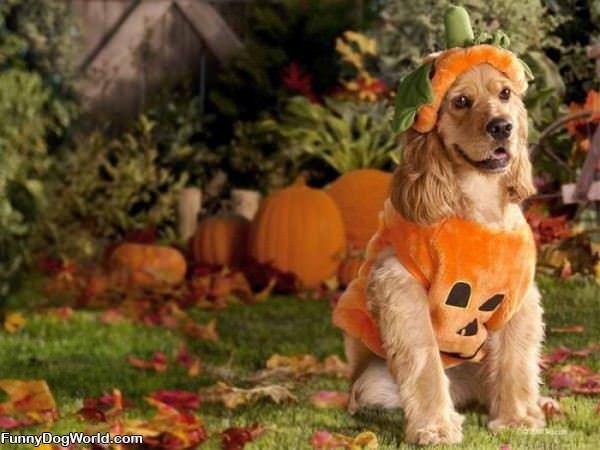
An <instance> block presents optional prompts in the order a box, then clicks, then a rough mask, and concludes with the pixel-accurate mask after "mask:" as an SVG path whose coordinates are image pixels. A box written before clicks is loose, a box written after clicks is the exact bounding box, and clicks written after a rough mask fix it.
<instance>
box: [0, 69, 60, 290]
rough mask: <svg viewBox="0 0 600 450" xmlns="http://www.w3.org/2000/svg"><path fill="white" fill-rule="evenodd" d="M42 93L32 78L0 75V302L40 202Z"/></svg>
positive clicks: (44, 95)
mask: <svg viewBox="0 0 600 450" xmlns="http://www.w3.org/2000/svg"><path fill="white" fill-rule="evenodd" d="M48 97H49V92H48V90H47V89H46V88H45V87H44V86H43V85H42V81H41V79H40V77H39V76H38V75H36V74H31V73H27V72H24V71H20V70H10V71H6V72H3V73H0V161H1V163H0V299H2V297H3V296H5V295H6V294H7V293H8V291H9V288H10V287H11V286H12V284H13V283H14V282H15V276H16V274H17V271H18V269H19V268H20V267H21V264H22V263H23V262H24V260H25V259H26V258H27V256H28V254H27V252H26V248H27V244H28V241H29V236H30V233H31V231H32V227H33V226H34V225H35V222H36V220H37V217H38V214H37V210H38V209H39V207H40V206H41V203H42V198H43V187H42V184H41V181H40V180H41V178H42V176H43V174H44V172H45V169H46V166H47V163H48V159H47V156H46V144H45V134H46V129H47V122H46V121H45V120H44V115H43V109H44V106H45V105H46V102H47V100H48Z"/></svg>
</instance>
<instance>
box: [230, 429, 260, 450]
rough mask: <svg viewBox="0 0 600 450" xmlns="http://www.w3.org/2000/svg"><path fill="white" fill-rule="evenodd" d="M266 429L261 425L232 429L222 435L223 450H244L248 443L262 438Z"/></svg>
mask: <svg viewBox="0 0 600 450" xmlns="http://www.w3.org/2000/svg"><path fill="white" fill-rule="evenodd" d="M264 432H265V429H264V428H263V427H261V426H260V425H259V424H257V423H256V424H254V425H252V426H249V427H231V428H227V429H226V430H225V431H223V432H222V433H221V448H222V449H223V450H243V448H244V446H245V445H246V444H247V443H248V442H252V441H253V440H254V439H256V438H257V437H259V436H261V435H262V434H263V433H264Z"/></svg>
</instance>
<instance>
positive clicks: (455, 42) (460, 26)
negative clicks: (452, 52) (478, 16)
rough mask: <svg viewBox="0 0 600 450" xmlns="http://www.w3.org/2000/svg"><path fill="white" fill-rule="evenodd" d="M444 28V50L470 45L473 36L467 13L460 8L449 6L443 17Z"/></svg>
mask: <svg viewBox="0 0 600 450" xmlns="http://www.w3.org/2000/svg"><path fill="white" fill-rule="evenodd" d="M444 26H445V27H446V48H452V47H465V46H467V45H470V44H471V43H472V42H473V40H474V39H475V36H474V35H473V29H472V28H471V19H469V13H468V12H467V10H466V9H465V8H463V7H461V6H454V5H453V6H450V7H449V8H448V9H447V10H446V14H445V16H444Z"/></svg>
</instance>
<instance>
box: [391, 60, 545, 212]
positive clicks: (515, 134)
mask: <svg viewBox="0 0 600 450" xmlns="http://www.w3.org/2000/svg"><path fill="white" fill-rule="evenodd" d="M526 87H527V86H526V83H525V82H523V83H516V82H514V81H512V80H510V79H509V78H508V77H506V76H505V75H504V74H502V73H501V72H500V71H498V70H497V69H495V68H494V67H492V66H491V65H488V64H479V65H476V66H474V67H471V68H470V69H468V70H467V71H465V72H464V73H463V74H462V75H461V76H459V77H458V78H457V79H456V81H455V82H454V84H453V85H452V86H451V87H450V89H449V90H448V91H447V93H446V96H445V98H444V100H443V102H442V105H441V108H440V111H439V114H438V121H437V124H436V126H435V128H434V129H433V130H432V131H431V132H429V133H426V134H421V133H418V132H416V131H414V130H409V131H407V132H406V133H405V136H404V139H405V145H404V148H403V154H402V160H401V164H400V166H399V167H398V169H397V171H396V173H395V176H394V181H393V184H392V189H391V200H392V203H393V204H394V206H395V207H396V209H397V210H398V211H399V212H400V213H401V214H402V215H403V216H404V217H406V218H407V219H408V220H411V221H414V222H417V223H422V224H430V223H434V222H436V221H438V220H439V219H441V218H443V217H447V216H451V215H455V214H456V213H457V211H458V210H459V208H460V207H461V204H460V202H461V196H460V193H459V192H458V187H457V180H456V177H457V176H458V174H459V173H463V174H464V173H465V172H468V171H476V172H478V173H480V174H483V175H485V176H488V177H490V180H491V179H492V177H501V179H502V182H503V183H504V186H505V187H506V194H507V195H508V198H509V199H510V200H511V201H515V202H519V201H521V200H523V199H524V198H526V197H528V196H529V195H531V194H532V193H533V192H534V187H533V183H532V179H531V164H530V162H529V155H528V149H527V112H526V110H525V107H524V105H523V101H522V98H521V96H522V95H523V93H524V92H525V89H526Z"/></svg>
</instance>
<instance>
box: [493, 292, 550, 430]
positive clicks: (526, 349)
mask: <svg viewBox="0 0 600 450" xmlns="http://www.w3.org/2000/svg"><path fill="white" fill-rule="evenodd" d="M542 313H543V311H542V307H541V305H540V293H539V291H538V289H537V287H536V286H532V288H531V289H530V290H529V292H528V293H527V295H526V298H525V300H524V302H523V306H522V307H521V309H520V310H519V312H517V313H516V314H515V315H514V316H513V318H512V319H511V320H510V321H509V322H508V323H507V324H506V325H505V326H504V327H503V328H502V329H501V330H499V331H498V332H496V333H494V334H493V335H492V336H490V341H489V345H488V349H489V354H488V355H487V356H486V359H485V363H484V364H485V372H486V385H487V386H486V392H487V396H488V402H489V408H490V421H489V423H488V427H489V429H490V430H492V431H498V430H501V429H503V428H507V427H527V428H541V427H543V426H544V425H545V418H544V413H543V411H542V410H541V408H540V406H539V403H540V377H539V372H540V369H539V359H540V350H541V346H542V341H543V339H544V323H543V321H542Z"/></svg>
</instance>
